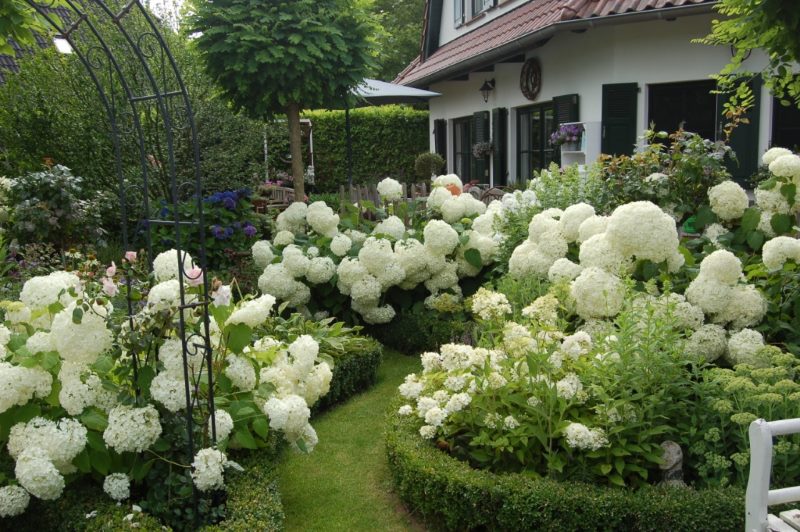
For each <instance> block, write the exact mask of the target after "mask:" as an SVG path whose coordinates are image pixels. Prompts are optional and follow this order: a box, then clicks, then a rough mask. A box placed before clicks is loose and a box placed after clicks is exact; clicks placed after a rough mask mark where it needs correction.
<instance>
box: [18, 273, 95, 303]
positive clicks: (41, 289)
mask: <svg viewBox="0 0 800 532" xmlns="http://www.w3.org/2000/svg"><path fill="white" fill-rule="evenodd" d="M70 289H72V290H73V291H75V292H76V293H78V294H80V293H81V291H82V288H81V281H80V279H78V276H77V275H75V274H74V273H69V272H62V271H55V272H52V273H50V274H48V275H43V276H39V277H33V278H31V279H28V280H27V281H26V282H25V284H24V285H22V291H21V292H20V295H19V299H20V301H21V302H22V303H24V304H25V306H27V307H28V308H29V309H31V310H34V311H36V310H43V309H46V308H47V307H49V306H50V305H52V304H53V303H59V302H60V303H61V304H62V305H64V306H67V305H69V304H70V303H72V302H73V301H74V300H75V298H74V297H73V296H71V295H70V294H69V291H70Z"/></svg>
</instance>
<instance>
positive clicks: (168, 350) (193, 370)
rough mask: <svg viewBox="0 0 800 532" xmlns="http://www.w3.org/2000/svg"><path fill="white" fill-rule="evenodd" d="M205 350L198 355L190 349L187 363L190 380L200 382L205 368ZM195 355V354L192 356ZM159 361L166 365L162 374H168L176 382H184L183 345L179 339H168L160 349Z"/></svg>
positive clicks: (198, 352)
mask: <svg viewBox="0 0 800 532" xmlns="http://www.w3.org/2000/svg"><path fill="white" fill-rule="evenodd" d="M202 352H203V350H202V349H200V350H198V351H197V352H196V353H195V351H194V349H189V353H187V354H188V356H187V357H186V362H187V364H188V365H189V378H190V379H192V380H198V379H199V378H200V375H201V373H202V368H203V362H204V361H203V357H202V356H201V355H202ZM192 353H195V354H192ZM158 360H159V362H161V363H162V364H163V365H164V369H163V371H162V372H161V373H167V374H169V375H170V377H172V378H173V379H175V380H178V381H181V382H182V381H183V343H182V342H181V340H180V339H179V338H168V339H167V340H164V343H163V344H162V345H161V347H159V349H158Z"/></svg>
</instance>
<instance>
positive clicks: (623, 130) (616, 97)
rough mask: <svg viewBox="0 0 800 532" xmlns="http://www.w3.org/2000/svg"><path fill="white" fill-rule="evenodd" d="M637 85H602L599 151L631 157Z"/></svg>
mask: <svg viewBox="0 0 800 532" xmlns="http://www.w3.org/2000/svg"><path fill="white" fill-rule="evenodd" d="M638 97H639V85H638V84H636V83H615V84H612V85H603V118H602V121H603V122H602V141H601V147H600V149H601V151H602V152H603V153H606V154H609V155H631V154H633V149H634V145H635V144H636V103H637V99H638Z"/></svg>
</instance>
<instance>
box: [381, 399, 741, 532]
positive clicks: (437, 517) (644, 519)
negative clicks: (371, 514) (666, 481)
mask: <svg viewBox="0 0 800 532" xmlns="http://www.w3.org/2000/svg"><path fill="white" fill-rule="evenodd" d="M400 404H401V403H400V402H399V401H398V402H397V403H395V408H397V407H399V406H400ZM386 448H387V454H388V460H389V468H390V470H391V473H392V477H393V480H394V484H395V487H396V489H397V491H398V493H399V495H400V498H401V499H402V500H403V501H404V502H405V504H406V505H407V506H408V508H410V509H412V510H413V511H414V512H415V513H416V514H418V515H419V516H420V517H422V519H423V520H424V522H425V524H426V525H428V526H429V527H430V528H431V529H433V530H636V531H653V532H658V531H662V530H673V531H686V532H691V531H695V530H697V528H698V526H700V525H699V524H700V523H709V522H713V523H714V526H715V527H716V528H719V529H720V530H737V529H741V528H742V526H744V491H743V490H741V489H739V488H725V489H719V488H712V489H703V490H694V489H690V488H669V487H660V486H643V487H641V488H639V489H637V490H635V491H632V490H621V489H613V488H604V487H601V486H596V485H592V484H587V483H583V482H575V481H564V482H558V481H554V480H550V479H543V478H535V477H533V476H530V475H525V474H519V473H513V474H495V473H491V472H488V471H480V470H475V469H472V468H471V467H470V466H469V465H468V464H466V463H464V462H462V461H460V460H457V459H455V458H453V457H451V456H449V455H447V454H446V453H443V452H442V451H441V450H440V449H438V448H436V447H435V446H434V445H433V444H431V443H430V442H428V441H425V440H423V439H421V438H420V437H419V435H418V434H417V433H416V430H415V423H414V422H413V420H410V419H409V418H407V417H402V416H398V415H397V414H394V413H393V414H390V416H389V418H388V424H387V433H386Z"/></svg>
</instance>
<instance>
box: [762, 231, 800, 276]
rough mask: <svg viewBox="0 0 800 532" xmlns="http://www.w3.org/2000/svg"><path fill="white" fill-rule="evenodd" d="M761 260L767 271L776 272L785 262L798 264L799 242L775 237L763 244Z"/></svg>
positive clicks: (790, 238) (799, 259)
mask: <svg viewBox="0 0 800 532" xmlns="http://www.w3.org/2000/svg"><path fill="white" fill-rule="evenodd" d="M761 253H762V257H761V258H762V260H763V261H764V266H766V268H767V270H769V271H771V272H776V271H778V270H780V269H781V268H783V265H784V264H785V263H786V261H787V260H793V261H795V262H797V263H800V240H798V239H796V238H792V237H788V236H776V237H775V238H773V239H771V240H768V241H767V242H766V243H765V244H764V248H763V249H762V251H761Z"/></svg>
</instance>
